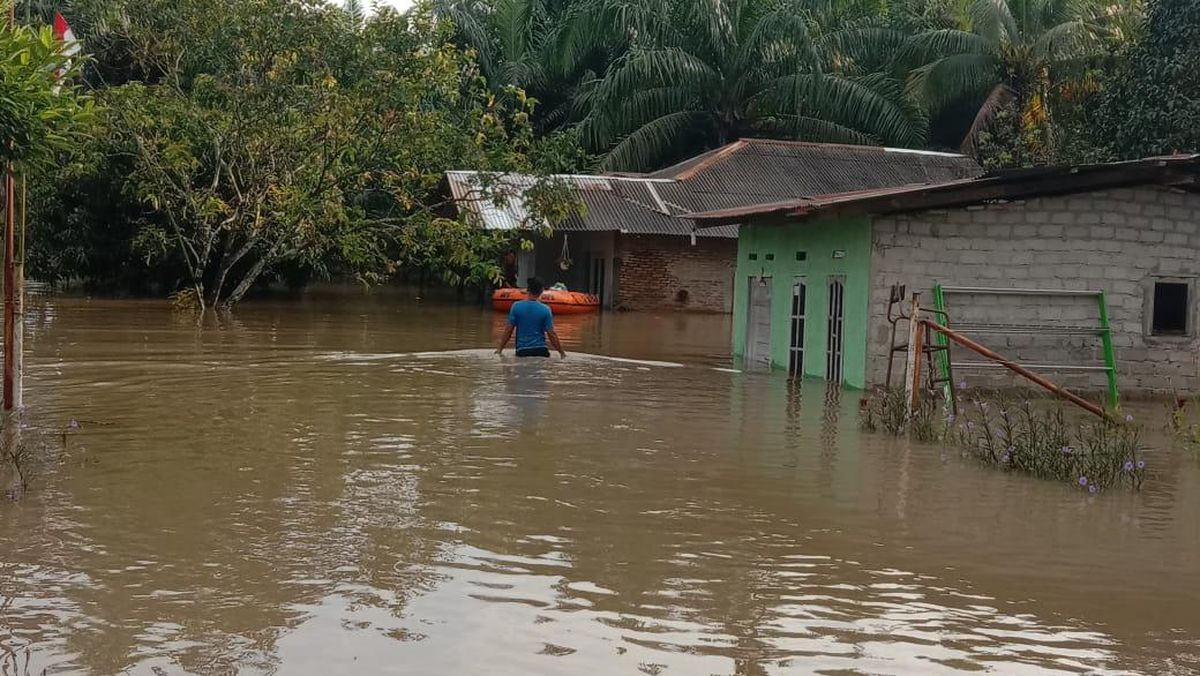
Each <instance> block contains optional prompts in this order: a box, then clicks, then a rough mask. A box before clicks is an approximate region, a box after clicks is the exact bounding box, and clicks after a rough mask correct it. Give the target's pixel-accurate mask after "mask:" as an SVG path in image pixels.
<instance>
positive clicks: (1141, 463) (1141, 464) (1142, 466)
mask: <svg viewBox="0 0 1200 676" xmlns="http://www.w3.org/2000/svg"><path fill="white" fill-rule="evenodd" d="M1137 468H1138V469H1146V461H1145V460H1138V461H1137Z"/></svg>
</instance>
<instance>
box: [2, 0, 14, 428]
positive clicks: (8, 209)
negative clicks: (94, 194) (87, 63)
mask: <svg viewBox="0 0 1200 676" xmlns="http://www.w3.org/2000/svg"><path fill="white" fill-rule="evenodd" d="M16 25H17V3H16V2H12V3H9V6H8V29H9V30H12V29H14V28H16ZM12 149H13V148H12V144H11V143H10V144H9V147H8V150H9V151H10V155H9V157H10V158H11V157H12V155H11V151H12ZM16 202H17V187H16V182H15V181H14V180H13V165H12V161H11V159H10V160H9V161H8V162H6V163H5V165H4V383H3V399H4V401H3V405H4V410H5V411H11V410H12V407H13V384H14V376H15V369H16V360H15V359H14V357H15V356H16V344H15V343H16V340H15V339H14V338H13V334H14V331H13V328H14V327H15V326H16V312H17V306H16V300H15V299H16V286H17V280H16V275H15V272H16V271H15V269H14V261H15V257H14V254H15V253H16V252H15V251H13V249H14V248H15V246H16V230H17V220H16V215H17V212H16V206H17V204H16Z"/></svg>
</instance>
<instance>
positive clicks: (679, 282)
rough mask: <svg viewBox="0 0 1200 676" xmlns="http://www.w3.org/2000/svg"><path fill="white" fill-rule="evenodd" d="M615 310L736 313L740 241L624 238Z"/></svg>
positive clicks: (619, 251) (619, 253)
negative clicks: (734, 300)
mask: <svg viewBox="0 0 1200 676" xmlns="http://www.w3.org/2000/svg"><path fill="white" fill-rule="evenodd" d="M617 258H618V260H619V261H620V263H619V266H618V269H617V272H616V276H617V288H616V301H617V302H616V307H618V308H620V309H628V310H691V311H693V312H732V311H733V274H734V268H735V266H736V264H737V240H736V239H730V238H717V237H701V238H698V239H697V240H696V244H695V245H694V246H693V245H692V243H691V239H690V238H689V237H680V236H671V235H621V236H620V238H619V240H618V242H617Z"/></svg>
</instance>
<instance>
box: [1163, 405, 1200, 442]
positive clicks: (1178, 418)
mask: <svg viewBox="0 0 1200 676" xmlns="http://www.w3.org/2000/svg"><path fill="white" fill-rule="evenodd" d="M1166 407H1167V429H1168V430H1170V431H1171V433H1172V434H1173V435H1174V436H1175V439H1176V440H1177V441H1180V442H1182V443H1184V444H1186V445H1187V446H1190V447H1192V448H1193V449H1195V448H1198V447H1200V422H1196V421H1195V416H1196V413H1195V412H1196V410H1197V409H1200V402H1197V400H1196V399H1191V398H1188V397H1183V396H1179V395H1174V396H1172V397H1171V398H1170V399H1168V400H1167V402H1166Z"/></svg>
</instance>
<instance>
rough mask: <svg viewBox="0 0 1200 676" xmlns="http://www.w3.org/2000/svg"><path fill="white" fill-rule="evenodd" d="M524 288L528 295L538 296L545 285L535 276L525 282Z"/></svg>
mask: <svg viewBox="0 0 1200 676" xmlns="http://www.w3.org/2000/svg"><path fill="white" fill-rule="evenodd" d="M525 288H526V289H527V290H528V291H529V295H531V296H540V295H542V291H543V290H544V289H545V288H546V287H544V286H542V280H540V279H538V278H536V277H530V278H529V281H528V282H525Z"/></svg>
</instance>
